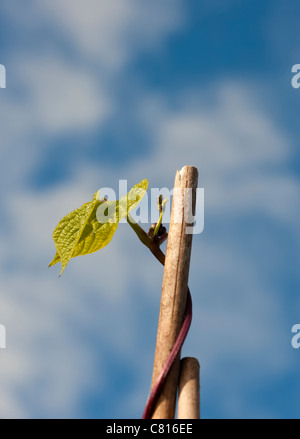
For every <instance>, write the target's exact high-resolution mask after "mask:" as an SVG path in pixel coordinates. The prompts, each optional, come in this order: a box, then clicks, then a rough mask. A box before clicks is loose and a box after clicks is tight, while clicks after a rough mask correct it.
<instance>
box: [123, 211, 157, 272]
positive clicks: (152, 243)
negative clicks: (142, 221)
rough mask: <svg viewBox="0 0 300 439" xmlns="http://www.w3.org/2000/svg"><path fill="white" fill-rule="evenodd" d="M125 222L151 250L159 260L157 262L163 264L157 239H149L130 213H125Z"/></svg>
mask: <svg viewBox="0 0 300 439" xmlns="http://www.w3.org/2000/svg"><path fill="white" fill-rule="evenodd" d="M127 222H128V224H129V225H130V227H131V228H132V229H133V230H134V231H135V233H136V234H137V236H138V238H139V240H140V241H141V242H142V243H143V244H144V245H145V246H146V247H148V249H149V250H150V251H151V253H152V254H153V255H154V256H155V257H156V259H158V260H159V262H160V263H161V264H162V265H164V264H165V255H164V253H163V252H162V251H161V249H160V248H159V241H157V240H155V239H151V238H150V237H149V236H148V235H147V233H146V232H145V230H144V229H142V227H141V226H140V225H139V224H138V223H137V222H136V221H135V220H134V219H133V218H132V216H131V215H129V214H128V215H127Z"/></svg>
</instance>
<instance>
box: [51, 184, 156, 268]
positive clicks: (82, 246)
mask: <svg viewBox="0 0 300 439" xmlns="http://www.w3.org/2000/svg"><path fill="white" fill-rule="evenodd" d="M147 188H148V181H147V180H143V181H142V182H141V183H139V184H137V185H135V186H134V187H133V188H132V189H131V190H130V191H129V193H128V194H127V195H126V196H125V197H122V198H121V200H120V202H119V201H108V200H102V201H100V200H99V191H98V192H96V193H95V195H94V198H93V201H90V202H89V203H85V204H84V205H83V206H81V207H79V208H78V209H76V210H74V211H73V212H71V213H69V214H68V215H66V216H65V217H64V218H63V219H62V220H61V221H60V222H59V223H58V225H57V226H56V228H55V230H54V232H53V239H54V242H55V246H56V250H57V251H56V254H55V256H54V259H53V261H52V262H51V263H50V265H49V267H51V266H53V265H55V264H56V263H57V262H59V261H61V266H62V269H61V272H60V276H61V274H62V272H63V271H64V269H65V268H66V266H67V264H68V262H69V261H70V259H71V258H75V257H76V256H82V255H86V254H90V253H93V252H96V251H98V250H100V249H101V248H103V247H105V246H106V245H107V244H108V243H109V242H110V241H111V239H112V237H113V235H114V233H115V231H116V230H117V227H118V223H119V221H120V219H122V218H123V217H124V216H126V215H127V214H128V213H129V211H130V210H132V209H133V208H135V207H136V206H137V205H138V203H139V202H140V201H141V199H142V198H143V196H144V195H145V193H146V190H147ZM99 208H100V209H99ZM98 209H99V210H98Z"/></svg>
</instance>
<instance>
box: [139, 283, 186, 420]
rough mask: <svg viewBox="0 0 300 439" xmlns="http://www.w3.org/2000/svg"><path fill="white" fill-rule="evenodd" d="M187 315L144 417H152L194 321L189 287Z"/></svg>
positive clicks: (151, 395) (154, 388) (150, 397)
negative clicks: (169, 373)
mask: <svg viewBox="0 0 300 439" xmlns="http://www.w3.org/2000/svg"><path fill="white" fill-rule="evenodd" d="M184 314H185V317H184V321H183V324H182V327H181V329H180V331H179V334H178V337H177V339H176V341H175V344H174V347H173V349H172V351H171V352H170V355H169V357H168V359H167V361H166V363H165V365H164V367H163V368H162V371H161V373H160V374H159V376H158V378H157V381H156V383H155V385H154V387H153V389H152V391H151V393H150V396H149V398H148V401H147V404H146V407H145V410H144V413H143V417H142V419H151V415H152V411H153V409H154V406H155V404H156V401H157V398H158V396H159V393H160V391H161V389H162V387H163V385H164V383H165V381H166V377H167V375H168V372H169V370H170V369H171V367H172V365H173V363H174V361H175V360H176V357H177V355H178V354H179V352H180V350H181V348H182V345H183V343H184V340H185V338H186V336H187V333H188V331H189V328H190V325H191V321H192V297H191V293H190V290H189V287H188V289H187V298H186V306H185V313H184Z"/></svg>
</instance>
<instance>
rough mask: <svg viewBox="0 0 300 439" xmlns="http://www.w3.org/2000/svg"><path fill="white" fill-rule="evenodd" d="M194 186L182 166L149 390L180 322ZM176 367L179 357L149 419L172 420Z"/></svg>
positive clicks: (193, 174) (194, 174)
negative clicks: (188, 216)
mask: <svg viewBox="0 0 300 439" xmlns="http://www.w3.org/2000/svg"><path fill="white" fill-rule="evenodd" d="M197 184H198V171H197V169H196V168H194V167H192V166H185V167H183V168H182V169H181V171H177V173H176V177H175V184H174V195H173V204H172V212H171V220H170V227H169V235H168V241H167V249H166V259H165V269H164V276H163V285H162V295H161V304H160V314H159V322H158V330H157V339H156V349H155V358H154V366H153V375H152V388H153V386H154V385H155V382H156V380H157V377H158V376H159V374H160V372H161V370H162V368H163V366H164V364H165V362H166V360H167V358H168V356H169V353H170V352H171V350H172V347H173V345H174V343H175V341H176V338H177V335H178V333H179V331H180V328H181V325H182V322H183V317H184V310H185V305H186V297H187V287H188V276H189V267H190V257H191V248H192V238H193V235H192V233H191V226H192V222H188V221H190V220H189V218H187V215H188V214H191V213H192V214H193V215H195V205H196V188H197ZM186 189H190V191H186ZM189 195H190V196H189ZM188 228H189V229H188ZM187 231H189V233H187ZM179 366H180V355H179V356H178V358H177V360H176V361H175V363H174V365H173V366H172V368H171V370H170V372H169V374H168V376H167V380H166V383H165V384H164V386H163V389H162V391H161V394H160V396H159V398H158V401H157V403H156V406H155V408H154V411H153V414H152V418H156V419H173V418H174V416H175V404H176V393H177V384H178V375H179Z"/></svg>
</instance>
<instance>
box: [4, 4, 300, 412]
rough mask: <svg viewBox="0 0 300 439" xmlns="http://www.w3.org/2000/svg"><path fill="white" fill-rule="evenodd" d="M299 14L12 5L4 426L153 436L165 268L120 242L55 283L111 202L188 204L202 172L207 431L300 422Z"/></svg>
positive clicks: (200, 308) (264, 7) (200, 283)
mask: <svg viewBox="0 0 300 439" xmlns="http://www.w3.org/2000/svg"><path fill="white" fill-rule="evenodd" d="M299 17H300V4H299V2H298V1H296V0H291V1H289V2H282V1H279V0H272V1H271V0H266V1H263V2H262V1H258V0H252V1H238V0H222V1H221V0H209V1H208V0H201V1H198V0H185V1H183V0H151V1H144V0H113V1H104V0H85V1H83V0H72V1H71V0H43V2H40V1H37V0H28V1H27V2H26V4H25V3H24V1H23V0H14V1H11V0H3V1H2V2H1V5H0V63H1V64H4V65H5V67H6V71H7V88H6V89H1V90H0V133H1V143H0V180H1V182H0V197H1V210H0V261H1V263H0V279H1V280H0V282H1V288H0V323H1V324H3V325H5V327H6V331H7V348H6V349H2V350H0V395H1V396H0V417H1V418H139V417H141V415H142V412H143V409H144V405H145V403H146V399H147V396H148V392H149V389H150V383H151V375H152V366H153V358H154V349H155V339H156V329H157V320H158V312H159V301H160V293H161V283H162V275H163V272H162V268H161V267H160V265H159V264H158V263H157V262H156V260H155V259H154V258H153V257H152V255H151V254H150V252H148V251H147V249H146V248H144V247H143V246H142V245H141V244H140V243H139V241H138V240H137V238H136V237H135V235H134V234H133V232H132V230H131V229H130V227H128V225H127V224H121V225H120V226H119V228H118V230H117V232H116V234H115V236H114V238H113V240H112V241H111V243H110V245H109V246H108V247H107V248H105V249H104V250H102V251H100V252H98V253H95V254H93V255H89V256H84V257H80V258H76V259H72V261H71V262H70V264H69V266H68V267H67V269H66V270H65V272H64V274H63V276H62V277H61V278H60V279H58V273H59V267H58V265H57V266H55V267H53V268H51V269H48V264H49V262H50V261H51V260H52V258H53V256H54V253H55V247H54V243H53V241H52V232H53V229H54V228H55V226H56V224H57V222H58V221H59V220H60V219H61V218H62V217H63V216H64V215H65V214H66V213H68V212H70V211H71V210H73V209H75V208H77V207H79V206H80V205H81V204H83V203H85V202H87V201H89V200H91V199H92V196H93V194H94V193H95V192H96V191H97V190H98V189H99V188H101V187H111V188H114V189H117V188H118V184H119V179H127V180H128V186H132V185H134V184H136V183H138V182H139V181H140V180H142V179H144V178H147V179H148V180H149V185H150V188H151V187H159V188H160V187H164V186H165V187H168V188H171V187H172V186H173V183H174V176H175V173H176V170H177V169H181V167H182V166H184V165H193V166H195V167H197V168H198V170H199V187H203V188H204V190H205V229H204V231H203V233H202V234H200V235H195V236H194V240H193V250H192V262H191V268H190V282H189V284H190V288H191V292H192V296H193V303H194V317H193V322H192V326H191V330H190V333H189V335H188V338H187V340H186V343H185V345H184V348H183V352H182V354H183V355H184V356H195V357H197V358H198V359H199V361H200V364H201V415H202V417H203V418H298V417H299V393H300V351H299V350H294V349H292V346H291V338H292V334H291V328H292V326H293V325H294V324H297V323H300V294H299V292H300V291H299V280H300V279H299V262H300V261H299V241H300V230H299V216H300V206H299V195H300V153H299V151H300V148H299V135H300V129H299V112H300V105H299V103H300V90H297V89H293V88H292V86H291V78H292V76H293V75H292V73H291V68H292V66H293V65H294V64H297V63H300V51H299V47H300V46H299V44H300V39H299V37H300V35H299V33H300V32H299Z"/></svg>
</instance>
